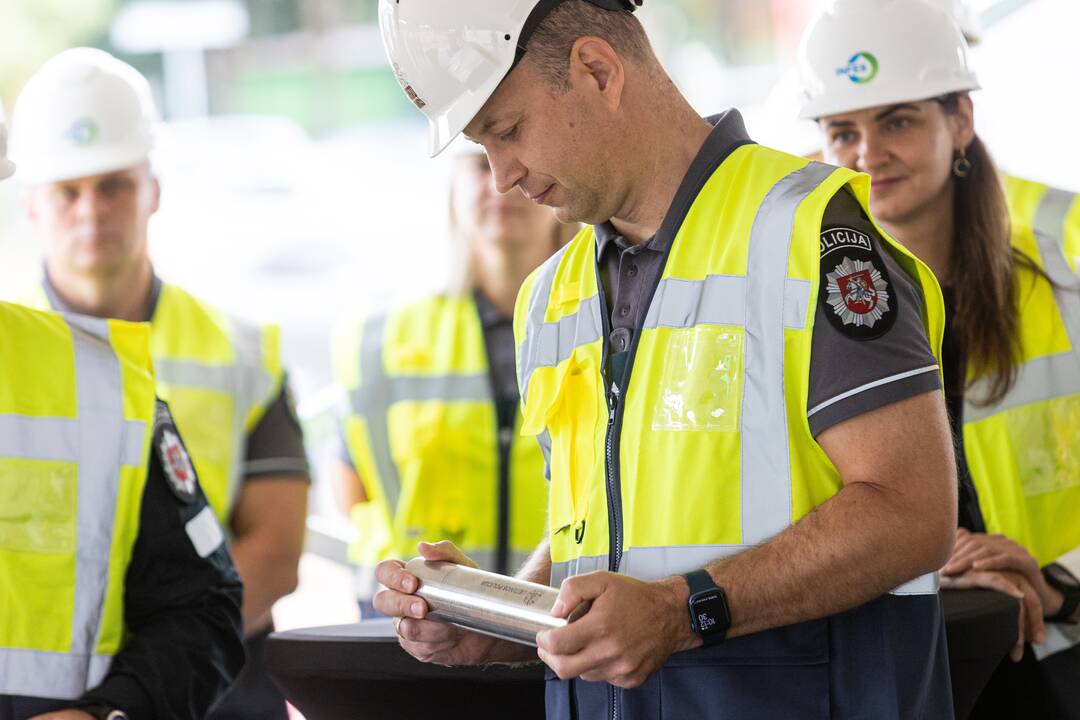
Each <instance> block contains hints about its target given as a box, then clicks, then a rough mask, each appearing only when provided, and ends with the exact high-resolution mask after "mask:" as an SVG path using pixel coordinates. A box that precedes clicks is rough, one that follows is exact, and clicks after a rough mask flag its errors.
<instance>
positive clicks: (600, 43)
mask: <svg viewBox="0 0 1080 720" xmlns="http://www.w3.org/2000/svg"><path fill="white" fill-rule="evenodd" d="M569 79H570V85H571V87H575V88H578V89H580V90H583V91H585V92H591V93H598V94H599V95H600V97H601V99H602V101H603V102H604V103H605V104H606V105H608V106H609V107H610V108H611V109H613V110H614V109H616V108H618V107H619V105H620V103H621V102H622V93H623V88H624V87H625V85H626V68H625V66H624V65H623V60H622V58H620V57H619V54H618V53H617V52H615V48H613V47H611V45H610V44H609V43H608V42H607V41H605V40H602V39H600V38H598V37H588V36H586V37H580V38H578V39H577V40H576V41H575V42H574V46H573V47H572V48H571V49H570V78H569Z"/></svg>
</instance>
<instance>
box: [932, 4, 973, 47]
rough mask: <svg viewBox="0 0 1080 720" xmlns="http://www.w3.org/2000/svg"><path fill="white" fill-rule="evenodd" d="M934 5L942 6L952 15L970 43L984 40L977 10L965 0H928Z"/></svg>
mask: <svg viewBox="0 0 1080 720" xmlns="http://www.w3.org/2000/svg"><path fill="white" fill-rule="evenodd" d="M927 2H929V3H930V4H931V5H933V6H934V7H938V8H941V9H942V10H944V11H945V12H947V13H948V14H949V15H950V16H952V18H953V20H955V21H956V24H957V25H959V26H960V31H961V32H962V33H964V38H965V39H966V40H967V41H968V45H978V44H979V43H980V42H981V41H982V25H981V24H980V23H979V17H978V15H976V13H975V11H974V10H973V9H972V8H971V6H970V5H968V4H967V3H966V2H964V0H927Z"/></svg>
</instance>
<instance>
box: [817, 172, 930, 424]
mask: <svg viewBox="0 0 1080 720" xmlns="http://www.w3.org/2000/svg"><path fill="white" fill-rule="evenodd" d="M821 225H822V252H823V255H822V268H821V270H822V276H821V286H822V291H821V293H820V294H819V297H818V298H817V313H816V316H815V319H814V337H813V347H812V350H811V358H810V395H809V399H808V402H807V415H808V417H809V420H810V430H811V432H812V433H813V434H814V435H815V436H817V435H819V434H820V433H822V432H824V431H825V430H827V429H828V428H830V427H832V426H833V425H837V424H839V423H841V422H843V421H845V420H850V419H851V418H854V417H858V416H859V415H863V414H865V413H868V412H871V411H873V410H877V409H878V408H882V407H885V406H886V405H891V404H892V403H895V402H899V401H901V400H905V399H907V398H909V397H914V396H915V395H920V394H922V393H925V392H930V391H932V390H937V389H940V388H941V378H940V375H939V373H938V371H937V360H936V359H935V358H934V354H933V352H932V351H931V349H930V343H929V341H928V340H927V337H926V330H925V328H924V327H923V324H922V304H923V299H922V292H921V290H920V289H919V287H918V285H917V283H916V282H915V281H914V280H912V279H911V278H910V277H909V276H908V275H907V273H906V272H904V270H903V269H902V268H901V267H900V265H899V264H898V263H897V262H896V261H895V260H894V259H893V257H892V256H891V255H890V253H889V251H888V249H887V246H886V244H885V241H884V240H883V239H882V238H881V236H880V234H879V233H878V232H877V230H876V229H875V228H874V225H873V224H872V223H871V222H870V221H869V220H868V219H867V218H866V216H865V215H864V213H863V211H862V208H861V207H860V206H859V203H858V201H856V200H855V198H854V197H853V196H852V195H851V194H850V193H849V192H847V191H842V192H839V193H837V195H836V197H834V198H833V200H832V201H831V202H830V203H829V206H828V208H827V209H826V211H825V217H824V219H823V220H822V224H821ZM878 265H880V267H878ZM830 281H831V287H830Z"/></svg>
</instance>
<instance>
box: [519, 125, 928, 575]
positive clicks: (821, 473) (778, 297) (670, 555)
mask: <svg viewBox="0 0 1080 720" xmlns="http://www.w3.org/2000/svg"><path fill="white" fill-rule="evenodd" d="M847 184H850V186H851V187H852V188H853V189H854V190H855V191H856V194H857V195H858V198H859V201H860V202H861V204H862V206H863V207H864V208H866V206H867V192H868V179H867V178H866V176H864V175H857V174H855V173H853V172H851V171H848V170H842V169H836V168H832V167H829V166H826V165H822V164H819V163H811V164H809V165H808V164H807V161H806V160H805V159H803V158H796V157H792V156H788V155H785V154H783V153H779V152H776V151H773V150H769V149H766V148H762V147H759V146H756V145H747V146H744V147H741V148H739V149H737V150H735V151H734V152H733V153H732V154H731V155H730V156H729V157H728V159H727V160H725V161H724V163H723V164H722V165H721V167H720V168H719V169H718V170H717V171H716V172H715V173H714V174H713V175H712V177H711V179H710V180H709V181H708V183H707V184H706V185H705V186H704V188H703V189H702V191H701V192H700V193H699V195H698V196H697V199H696V201H695V202H694V204H693V206H692V208H691V210H690V212H689V214H688V215H687V216H686V218H685V221H684V222H683V225H682V227H681V229H680V231H679V233H678V235H677V236H676V237H675V239H674V243H673V246H672V250H671V254H670V257H669V258H668V260H667V263H666V266H665V268H664V273H663V276H662V279H661V281H660V285H659V287H658V288H657V290H656V293H655V296H654V298H653V301H652V304H651V305H650V307H649V311H648V314H647V316H646V320H645V322H644V326H643V328H642V329H641V331H640V332H639V334H638V336H637V339H636V342H637V349H636V353H635V352H634V351H633V350H632V351H631V353H632V357H631V360H630V362H631V363H632V365H631V371H630V379H629V387H628V388H626V389H625V393H624V396H625V400H623V401H621V404H619V405H618V407H619V409H618V411H617V413H616V414H615V415H611V414H610V413H609V405H608V403H609V402H610V403H612V405H613V406H614V405H615V404H616V401H617V395H616V394H608V393H606V392H605V384H604V380H603V375H602V371H603V368H604V364H605V352H606V350H607V348H606V346H605V342H604V338H605V337H606V336H607V332H606V328H607V324H608V320H607V317H606V309H605V308H604V307H603V306H602V302H601V299H600V295H599V294H598V288H597V277H596V256H595V243H594V241H593V231H592V230H591V229H586V230H585V231H583V232H582V233H581V234H580V235H579V236H578V237H577V238H576V239H575V240H574V241H573V242H572V243H571V244H570V245H569V246H568V247H567V248H566V249H565V250H564V251H563V252H561V253H560V254H559V255H556V256H555V257H554V258H553V259H552V260H550V261H549V262H548V263H546V264H545V265H544V266H543V267H542V268H541V269H540V270H539V271H537V272H536V273H534V274H533V275H532V276H531V277H530V279H529V281H527V282H526V284H525V286H524V287H523V288H522V291H521V293H520V294H519V296H518V308H517V313H516V318H515V335H516V336H517V337H518V342H519V345H518V361H519V373H520V375H519V384H520V386H521V388H522V396H523V398H524V408H525V409H524V414H525V428H524V430H525V432H527V433H529V434H534V435H540V434H542V433H545V432H546V433H549V434H550V447H551V450H550V471H551V490H550V503H549V513H550V517H549V528H550V540H551V559H552V562H553V569H552V577H551V583H552V585H553V586H555V587H558V585H559V584H560V582H561V581H562V579H563V578H565V577H567V576H570V575H576V574H580V573H584V572H588V571H591V570H597V569H609V570H618V571H619V572H622V573H625V574H629V575H632V576H634V577H637V578H641V579H646V580H652V579H658V578H662V577H666V576H670V575H673V574H678V573H683V572H687V571H690V570H693V569H696V568H700V567H703V566H704V565H705V564H707V563H708V562H710V561H712V560H714V559H717V558H719V557H722V556H725V555H728V554H731V553H736V552H739V551H742V550H746V549H748V548H751V547H753V546H755V545H757V544H760V543H762V542H764V541H766V540H768V539H769V538H770V537H772V536H773V535H776V534H777V533H779V532H781V531H783V530H784V529H785V528H787V527H788V526H790V525H792V524H793V523H794V522H796V521H798V520H799V519H800V518H802V517H803V516H804V515H806V514H807V513H808V512H810V511H811V510H813V509H814V508H815V507H816V506H818V505H820V504H822V503H823V502H825V501H826V500H828V499H829V498H830V497H832V496H833V495H834V494H836V493H837V492H838V491H839V490H840V488H841V486H842V483H841V480H840V476H839V474H838V472H837V470H836V468H835V467H834V466H833V465H832V463H831V462H830V461H829V458H828V457H827V456H826V455H825V453H824V451H822V449H821V447H820V446H819V445H818V444H817V443H816V442H815V441H814V438H813V436H812V435H811V433H810V429H809V424H808V421H807V394H808V388H807V385H808V378H809V370H810V354H811V353H810V351H811V338H812V334H813V329H814V328H813V322H814V310H815V307H816V304H817V302H816V299H817V297H818V289H819V282H821V281H822V280H821V278H819V274H820V249H819V242H820V235H821V220H822V217H823V214H824V212H825V208H826V205H827V204H828V202H829V200H830V199H831V198H832V197H833V196H834V195H835V194H836V193H837V192H839V191H841V189H842V188H843V187H844V186H845V185H847ZM867 215H869V212H867ZM881 235H882V236H883V237H887V236H886V234H885V233H884V232H881ZM889 244H890V246H891V248H890V249H891V251H892V254H893V255H894V256H895V257H896V259H897V261H898V262H899V263H900V264H901V266H902V267H903V268H904V270H905V271H906V272H907V273H908V274H909V275H911V276H912V277H913V278H915V279H916V282H917V283H919V284H921V286H922V294H923V296H924V297H925V303H924V313H923V321H924V323H925V325H926V329H927V334H928V337H929V338H930V344H931V347H932V348H934V351H935V353H937V352H938V351H939V348H940V343H941V336H942V328H943V315H944V312H943V306H942V300H941V293H940V290H939V288H938V286H937V283H936V282H935V280H934V279H933V276H932V275H931V273H930V271H929V270H928V269H927V268H926V267H925V266H924V265H923V264H921V263H920V262H919V261H918V260H916V259H915V258H914V257H913V256H912V255H911V254H910V253H908V252H907V251H906V250H904V249H903V248H902V247H900V246H899V245H897V244H895V243H892V242H891V241H890V242H889ZM611 518H613V519H614V520H615V524H614V526H612V524H611V523H610V522H609V519H611ZM936 588H937V586H936V580H935V578H934V577H932V576H926V577H923V578H920V579H917V580H916V581H912V582H911V583H909V584H908V586H905V589H904V592H905V594H913V593H927V594H932V593H935V592H936Z"/></svg>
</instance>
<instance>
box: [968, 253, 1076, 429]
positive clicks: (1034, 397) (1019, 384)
mask: <svg viewBox="0 0 1080 720" xmlns="http://www.w3.org/2000/svg"><path fill="white" fill-rule="evenodd" d="M1035 238H1036V239H1037V240H1038V243H1039V253H1040V254H1041V255H1042V259H1043V269H1044V270H1045V271H1046V274H1047V275H1048V276H1049V277H1050V279H1051V280H1052V281H1054V283H1055V284H1057V285H1059V286H1060V287H1061V288H1062V289H1060V290H1055V291H1054V300H1055V302H1056V303H1057V308H1058V312H1059V313H1060V314H1061V321H1062V323H1064V325H1065V331H1066V333H1067V334H1068V337H1069V344H1070V345H1071V349H1070V350H1069V351H1068V352H1062V353H1057V354H1054V355H1043V356H1042V357H1037V358H1034V359H1032V360H1029V361H1028V362H1026V363H1024V364H1023V365H1021V366H1020V367H1019V368H1018V372H1017V376H1016V384H1015V385H1013V387H1012V388H1011V389H1010V390H1009V392H1008V394H1006V395H1005V397H1004V398H1003V399H1002V400H1001V402H999V403H998V404H996V405H993V406H990V407H981V406H979V405H975V404H973V403H972V402H970V401H968V402H965V403H964V423H965V424H967V423H973V422H978V421H980V420H985V419H986V418H988V417H991V416H993V415H996V414H998V413H1000V412H1004V411H1006V410H1011V409H1013V408H1017V407H1020V406H1022V405H1027V404H1029V403H1034V402H1042V401H1045V400H1051V399H1053V398H1057V397H1063V396H1065V395H1073V394H1077V393H1080V345H1078V343H1080V280H1078V279H1077V277H1076V275H1074V274H1073V273H1072V271H1071V270H1070V269H1069V263H1068V261H1067V260H1066V259H1065V256H1064V254H1063V253H1062V250H1061V247H1060V246H1059V245H1058V242H1057V239H1056V238H1054V237H1052V236H1050V235H1048V234H1046V233H1042V232H1036V233H1035ZM989 384H990V383H989V380H988V379H987V378H981V379H979V380H978V381H976V382H975V383H974V384H973V385H972V387H971V389H970V390H968V391H967V392H966V393H965V396H966V397H968V398H972V399H975V400H977V399H978V398H980V397H986V395H987V390H988V389H989Z"/></svg>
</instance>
